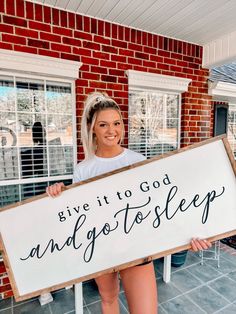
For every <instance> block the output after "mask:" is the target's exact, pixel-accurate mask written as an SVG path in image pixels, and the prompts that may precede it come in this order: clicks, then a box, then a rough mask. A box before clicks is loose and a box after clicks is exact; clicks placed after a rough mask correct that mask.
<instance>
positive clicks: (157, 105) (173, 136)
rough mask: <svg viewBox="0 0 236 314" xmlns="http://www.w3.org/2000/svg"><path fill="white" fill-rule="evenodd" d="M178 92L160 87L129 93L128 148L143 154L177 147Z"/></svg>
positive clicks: (148, 154)
mask: <svg viewBox="0 0 236 314" xmlns="http://www.w3.org/2000/svg"><path fill="white" fill-rule="evenodd" d="M179 108H180V96H179V94H177V93H167V92H161V91H138V90H137V91H135V90H134V91H131V92H130V93H129V148H130V149H132V150H135V151H138V152H140V153H142V154H143V155H145V156H146V157H152V156H155V155H159V154H163V153H165V152H167V151H171V150H174V149H177V148H178V147H179V124H180V110H179Z"/></svg>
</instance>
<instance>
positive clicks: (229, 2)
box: [29, 0, 236, 45]
mask: <svg viewBox="0 0 236 314" xmlns="http://www.w3.org/2000/svg"><path fill="white" fill-rule="evenodd" d="M29 1H31V2H38V3H41V4H45V5H49V6H52V7H57V8H62V9H65V10H68V11H73V12H76V13H81V14H84V15H89V16H93V17H96V18H99V19H102V20H107V21H110V22H114V23H118V24H122V25H126V26H130V27H134V28H138V29H141V30H146V31H149V32H153V33H157V34H161V35H164V36H167V37H173V38H176V39H182V40H184V41H188V42H193V43H196V44H200V45H204V44H206V43H208V42H210V41H212V40H214V39H216V38H218V37H221V36H224V35H225V34H226V33H230V32H233V31H236V20H235V13H236V1H235V0H169V1H168V0H129V1H127V0H109V1H107V0H37V1H34V0H29Z"/></svg>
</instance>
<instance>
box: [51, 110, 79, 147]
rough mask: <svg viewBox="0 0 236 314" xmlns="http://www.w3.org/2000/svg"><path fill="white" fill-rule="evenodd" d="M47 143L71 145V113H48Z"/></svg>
mask: <svg viewBox="0 0 236 314" xmlns="http://www.w3.org/2000/svg"><path fill="white" fill-rule="evenodd" d="M47 125H48V127H47V134H48V144H49V145H65V144H70V145H72V140H73V138H72V115H52V114H49V115H48V123H47Z"/></svg>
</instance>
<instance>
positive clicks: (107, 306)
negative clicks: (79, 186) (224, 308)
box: [47, 92, 211, 314]
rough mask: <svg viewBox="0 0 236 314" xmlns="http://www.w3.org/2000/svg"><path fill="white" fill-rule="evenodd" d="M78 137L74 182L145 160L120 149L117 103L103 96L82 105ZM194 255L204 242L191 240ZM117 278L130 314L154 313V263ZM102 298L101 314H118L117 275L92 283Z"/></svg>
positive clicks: (57, 189)
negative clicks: (80, 154) (81, 157)
mask: <svg viewBox="0 0 236 314" xmlns="http://www.w3.org/2000/svg"><path fill="white" fill-rule="evenodd" d="M81 136H82V142H83V148H84V153H85V160H83V161H82V162H80V163H79V164H78V165H77V166H76V168H75V172H74V182H78V181H82V180H86V179H88V178H92V177H95V176H97V175H100V174H103V173H106V172H109V171H112V170H114V169H118V168H121V167H124V166H127V165H130V164H133V163H135V162H138V161H141V160H144V159H145V158H144V156H143V155H141V154H139V153H136V152H133V151H131V150H129V149H126V148H124V147H122V146H121V142H122V139H123V137H124V124H123V120H122V115H121V111H120V108H119V106H118V105H117V103H116V102H115V101H114V100H112V99H111V98H110V97H108V96H107V94H105V93H98V92H95V93H92V94H91V95H89V96H88V98H87V100H86V102H85V108H84V112H83V115H82V123H81ZM62 187H63V183H57V184H54V185H52V186H50V187H48V188H47V193H48V194H49V195H50V196H53V197H55V196H58V195H60V193H61V191H62ZM191 245H192V249H193V250H194V251H197V250H202V249H207V248H209V247H210V246H211V244H210V243H209V242H208V241H206V240H199V239H194V240H193V241H192V242H191ZM120 278H121V280H122V284H123V287H124V291H125V295H126V298H127V301H128V306H129V312H130V313H131V314H146V313H148V314H156V313H157V288H156V279H155V272H154V267H153V263H152V262H149V263H145V264H142V265H138V266H133V267H130V268H127V269H124V270H121V271H120ZM95 281H96V283H97V286H98V290H99V293H100V295H101V306H102V313H103V314H118V313H119V303H118V294H119V280H118V274H117V273H111V274H106V275H102V276H100V277H97V278H96V279H95Z"/></svg>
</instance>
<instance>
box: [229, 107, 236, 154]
mask: <svg viewBox="0 0 236 314" xmlns="http://www.w3.org/2000/svg"><path fill="white" fill-rule="evenodd" d="M227 137H228V140H229V143H230V146H231V149H232V151H233V154H234V158H235V159H236V104H229V112H228V132H227Z"/></svg>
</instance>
